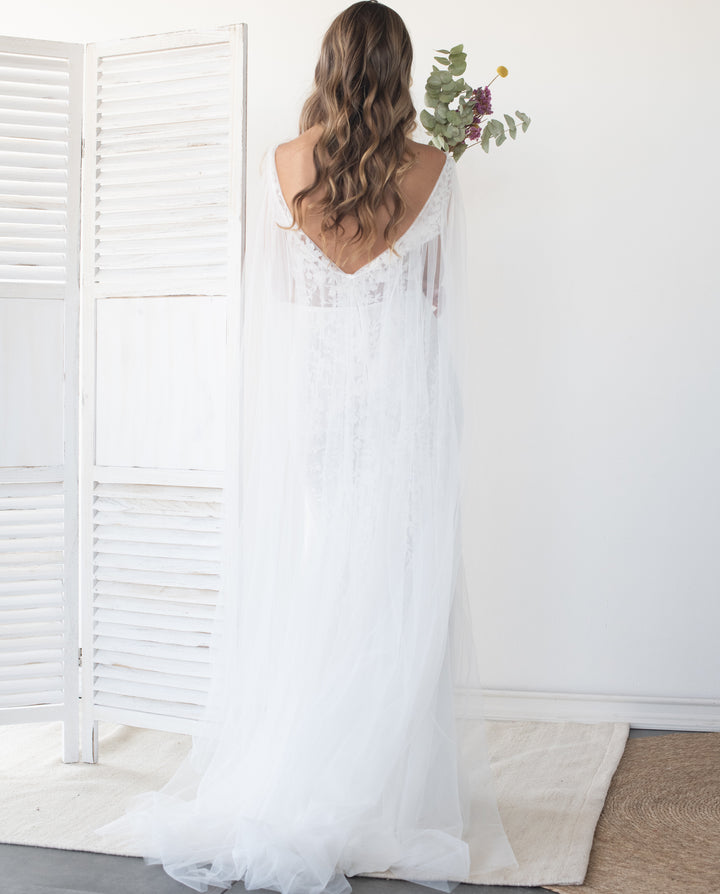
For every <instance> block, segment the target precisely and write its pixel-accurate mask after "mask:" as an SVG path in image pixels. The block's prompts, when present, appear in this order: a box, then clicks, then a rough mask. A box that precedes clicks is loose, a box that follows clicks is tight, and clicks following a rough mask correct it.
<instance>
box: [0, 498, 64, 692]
mask: <svg viewBox="0 0 720 894" xmlns="http://www.w3.org/2000/svg"><path fill="white" fill-rule="evenodd" d="M63 496H64V494H63V482H62V480H58V481H43V482H13V483H5V484H0V707H2V708H6V707H25V706H27V707H32V706H40V705H57V706H62V704H63V689H64V684H63V647H64V634H65V626H64V623H63V622H64V612H65V605H64V598H63V537H64V513H63Z"/></svg>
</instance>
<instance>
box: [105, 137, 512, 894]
mask: <svg viewBox="0 0 720 894" xmlns="http://www.w3.org/2000/svg"><path fill="white" fill-rule="evenodd" d="M262 178H263V179H262V183H263V192H262V201H261V204H260V208H259V211H258V216H257V218H256V219H255V220H254V221H253V223H252V225H251V227H250V232H251V236H252V239H251V242H250V244H249V249H248V252H247V256H246V264H245V277H244V301H245V313H244V325H243V338H242V345H241V346H240V348H241V351H242V367H243V382H242V406H241V407H240V409H239V412H240V413H241V420H242V432H243V447H242V455H241V456H240V457H230V458H229V462H236V463H238V464H239V465H240V467H241V470H242V472H241V477H242V488H241V490H242V517H241V522H240V527H239V529H238V530H237V531H228V532H226V536H227V537H228V538H229V542H230V547H231V550H232V552H233V555H235V556H236V560H237V562H238V568H239V571H238V578H239V587H238V589H237V591H235V590H234V591H233V592H228V588H226V587H223V588H222V590H221V594H220V605H219V607H218V621H217V623H216V625H215V630H214V633H213V637H212V640H211V649H210V653H211V655H210V658H211V668H212V673H211V681H210V691H209V694H208V703H207V707H206V709H205V712H204V716H203V722H202V724H201V728H200V731H199V732H198V734H197V735H194V736H193V740H192V749H191V751H190V753H189V754H188V756H187V758H186V759H185V761H184V762H183V763H182V764H181V765H180V767H179V768H178V770H177V771H176V773H175V774H174V775H173V777H172V778H171V779H170V781H169V782H168V783H167V784H166V785H165V786H164V787H163V788H162V789H161V790H160V791H158V792H145V793H143V794H142V795H139V796H136V798H135V800H134V803H133V805H132V807H131V808H130V810H129V811H128V812H126V813H125V814H124V815H123V816H121V817H119V818H118V819H117V820H114V821H113V822H112V823H109V824H107V825H106V826H104V827H103V828H102V829H101V830H98V831H100V832H106V833H110V834H113V835H115V836H121V837H122V839H123V841H124V843H125V844H126V846H128V847H129V848H132V849H133V851H134V852H135V853H141V854H142V855H143V856H144V859H145V861H146V862H147V863H162V865H163V867H164V869H165V871H166V872H167V873H168V874H169V875H171V876H172V877H173V878H176V879H177V880H179V881H181V882H183V883H185V884H186V885H189V886H190V887H192V888H194V889H195V890H197V891H206V890H208V887H209V886H218V887H226V886H229V885H230V884H232V882H233V881H236V880H239V879H242V880H243V882H244V884H245V887H246V888H248V889H251V890H252V889H257V888H268V889H271V890H276V891H280V892H282V894H326V892H327V894H344V892H347V891H350V890H351V886H350V884H349V883H348V881H347V878H346V876H352V875H356V874H373V873H390V874H392V875H394V876H395V877H399V878H405V879H410V880H414V881H416V882H419V883H421V884H423V885H427V886H429V887H433V888H436V889H439V890H442V891H450V890H452V889H453V888H454V887H455V886H456V885H457V884H458V883H459V882H461V881H464V880H466V879H467V878H468V875H469V872H470V856H469V853H470V852H469V846H468V842H467V840H466V837H467V834H468V830H469V825H470V822H471V816H470V813H471V810H470V807H471V805H470V800H469V797H470V796H469V781H470V779H471V777H472V778H473V779H474V780H475V783H474V795H473V798H474V800H473V810H472V813H473V817H472V822H473V823H474V824H475V827H474V828H475V833H476V834H477V832H478V829H479V830H480V834H481V835H482V843H483V847H482V849H481V850H482V853H483V855H484V857H483V859H484V861H485V863H484V865H483V866H482V867H475V866H474V867H473V868H474V869H488V870H490V869H496V868H501V867H503V866H516V865H517V863H516V861H515V857H514V854H513V852H512V848H511V847H510V844H509V842H508V839H507V837H506V836H505V832H504V830H503V827H502V823H501V822H500V820H499V815H498V812H497V804H496V801H495V795H494V789H493V787H492V781H491V775H490V772H489V765H488V758H487V755H486V754H479V755H477V757H476V760H474V761H473V763H472V764H466V763H464V762H463V761H462V760H460V759H459V750H458V730H457V725H456V702H455V689H456V687H458V686H477V685H479V678H478V670H477V656H476V653H475V643H474V640H473V637H472V633H471V623H470V612H469V606H468V599H467V592H466V589H465V586H464V576H463V573H462V555H461V554H462V550H461V537H460V533H461V531H460V516H461V512H460V495H461V485H462V473H461V468H462V462H461V434H462V400H461V382H462V378H463V376H462V374H461V373H460V366H461V358H462V350H461V347H462V343H463V336H464V332H463V322H462V306H463V302H464V299H465V294H466V290H467V285H466V272H465V263H466V262H465V231H464V217H463V211H462V203H461V197H460V192H459V185H458V181H457V174H456V171H455V166H454V162H453V160H452V158H451V157H448V158H447V160H446V162H445V165H444V166H443V168H442V171H441V173H440V175H439V176H438V179H437V181H436V183H435V186H434V187H433V190H432V192H431V194H430V196H429V198H428V199H427V201H426V202H425V204H424V206H423V207H422V209H421V211H420V212H419V214H418V215H417V217H416V218H415V219H414V221H413V223H412V224H411V225H410V227H409V228H408V229H407V230H406V231H405V233H403V234H402V236H401V237H400V239H399V240H398V241H397V243H396V250H397V254H395V253H393V252H392V251H389V250H388V251H386V252H383V253H382V254H381V255H378V256H376V257H375V258H373V259H372V260H371V261H370V262H369V263H367V264H366V265H364V266H363V267H361V268H360V269H359V270H357V271H356V272H354V273H346V272H344V271H343V270H341V269H340V268H339V267H338V266H336V265H335V264H334V263H333V262H332V261H331V260H330V259H329V258H328V257H327V256H326V255H325V254H324V253H323V252H322V251H321V249H320V248H319V247H318V246H317V245H316V244H315V243H314V242H313V241H312V240H311V239H310V238H309V237H308V236H307V235H306V234H305V233H303V232H302V231H299V230H297V229H283V228H282V227H283V226H287V225H288V224H289V223H290V222H291V219H292V218H291V215H290V212H289V209H288V206H287V203H286V202H285V199H284V198H283V195H282V191H281V189H280V184H279V181H278V178H277V171H276V168H275V147H272V149H270V150H269V152H268V153H267V154H266V156H265V159H264V164H263V169H262ZM278 224H280V225H281V226H278ZM478 780H485V781H484V782H483V783H482V785H484V786H485V788H484V790H482V791H480V795H479V794H478ZM478 797H480V802H478V801H477V799H478ZM478 803H480V809H479V813H478Z"/></svg>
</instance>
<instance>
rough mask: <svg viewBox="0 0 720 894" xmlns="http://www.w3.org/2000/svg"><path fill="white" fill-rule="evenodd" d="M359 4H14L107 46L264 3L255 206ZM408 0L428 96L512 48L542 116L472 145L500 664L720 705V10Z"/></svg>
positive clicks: (487, 623)
mask: <svg viewBox="0 0 720 894" xmlns="http://www.w3.org/2000/svg"><path fill="white" fill-rule="evenodd" d="M344 5H346V4H344V3H340V4H336V3H330V2H327V0H314V2H313V3H312V4H307V3H306V4H295V3H291V2H290V0H264V2H262V3H254V4H252V5H250V4H247V3H242V2H225V0H204V2H203V3H198V2H197V0H174V2H173V3H166V2H160V0H123V2H122V3H117V2H116V0H113V2H108V0H102V2H99V0H72V2H65V3H61V4H58V3H57V2H55V0H25V3H24V4H17V3H16V4H9V3H6V4H4V9H3V17H2V25H1V26H0V30H2V31H3V32H4V33H7V34H17V35H22V36H29V37H40V38H53V39H61V40H76V41H81V42H86V41H91V40H100V39H105V38H110V37H124V36H130V35H135V34H144V33H152V32H157V31H170V30H181V29H183V28H187V27H195V26H200V25H218V24H225V23H229V22H238V21H245V22H247V23H248V25H249V40H250V61H249V66H250V71H249V115H250V120H249V142H250V187H249V213H250V215H252V212H253V208H254V207H255V206H256V203H257V201H258V183H257V179H256V177H255V174H256V171H257V165H258V164H259V161H260V158H261V155H262V153H263V152H264V150H265V148H266V147H267V146H268V145H270V144H271V143H274V142H276V141H280V140H283V139H288V138H290V137H292V136H294V135H295V134H296V132H297V130H296V127H297V117H298V113H299V110H300V106H301V103H302V100H303V99H304V97H305V95H306V92H307V90H308V89H309V86H310V84H311V80H312V73H313V69H314V65H315V60H316V54H317V51H318V48H319V43H320V38H321V36H322V33H323V32H324V30H325V28H326V26H327V25H328V24H329V22H330V20H331V19H332V17H333V16H334V15H335V14H336V13H337V12H338V11H340V9H342V8H343V6H344ZM394 8H396V9H397V10H398V12H399V13H400V14H401V15H403V17H404V19H405V21H406V22H407V24H408V27H409V28H410V31H411V35H412V37H413V41H414V45H415V51H416V66H415V73H414V78H415V94H416V99H417V100H418V105H420V103H421V101H422V87H423V84H424V81H425V77H426V73H427V70H428V69H429V66H430V64H431V57H432V50H433V49H434V48H436V47H440V46H446V45H448V44H454V43H459V42H461V41H464V43H465V45H466V49H467V50H468V52H469V68H468V72H467V74H466V78H467V80H468V81H470V82H471V83H473V84H479V83H484V82H486V80H487V79H488V77H489V76H492V73H493V72H494V69H495V67H496V66H497V65H498V64H504V65H506V66H507V67H508V68H509V69H510V76H509V77H508V78H507V79H506V80H504V81H499V80H498V81H496V83H495V85H494V87H495V109H496V111H500V112H502V111H514V110H515V109H516V108H520V109H521V110H523V111H525V112H527V113H528V114H530V115H531V116H532V118H533V124H532V126H531V128H530V130H529V131H528V132H527V133H526V134H521V135H520V137H519V139H518V141H517V143H516V144H512V143H508V144H506V145H505V146H503V147H501V149H499V150H497V151H495V150H491V153H490V155H489V156H485V155H484V153H482V151H481V150H480V149H479V148H476V149H473V150H472V151H470V152H468V153H467V154H466V155H465V157H464V158H463V159H462V161H461V162H460V165H459V171H460V176H461V181H462V183H463V186H464V190H465V196H466V201H467V216H468V227H469V239H470V243H471V246H472V258H473V262H474V263H475V265H476V269H477V276H476V287H475V293H474V295H473V303H474V313H473V319H472V327H471V332H472V338H473V353H474V357H475V365H474V380H473V382H472V385H471V401H470V403H469V411H470V417H471V424H472V432H471V434H472V438H471V448H472V451H473V454H474V457H475V460H476V462H475V464H474V468H473V473H472V477H471V481H470V484H469V493H468V511H467V514H466V519H467V562H468V574H469V580H470V587H471V595H472V600H473V611H474V619H475V627H476V637H477V640H478V644H479V646H480V647H481V650H482V653H483V658H482V661H483V675H484V678H485V680H486V683H487V686H488V687H489V688H490V689H498V690H531V691H540V692H548V693H553V692H564V693H578V694H593V693H594V694H598V695H604V696H614V695H616V696H627V697H629V698H630V700H633V699H634V700H635V701H638V702H639V701H642V700H643V699H645V698H646V697H656V699H657V700H658V701H659V702H661V703H663V704H664V703H665V702H667V703H670V702H672V701H675V702H679V703H683V702H684V701H685V700H691V699H706V700H708V699H710V700H712V701H713V704H715V705H717V707H713V706H712V705H710V714H711V715H712V717H713V718H714V721H713V722H717V723H718V724H720V658H719V657H718V656H720V649H718V633H719V632H720V598H719V597H720V592H719V590H720V418H719V411H718V396H719V394H718V392H719V389H720V350H718V348H719V339H720V289H719V288H718V286H719V284H720V283H719V278H720V277H719V274H718V265H717V262H716V261H715V259H714V254H713V252H712V248H713V247H714V245H715V243H716V242H717V229H718V227H717V219H716V218H717V200H718V175H717V172H716V165H715V157H716V155H717V145H718V138H719V137H720V133H719V130H720V124H719V122H718V116H717V114H716V112H715V105H716V92H717V87H718V83H719V82H720V78H719V77H718V76H719V75H720V61H718V55H717V53H716V45H717V34H718V28H719V26H720V8H719V7H718V6H717V4H715V3H713V2H712V0H704V2H703V0H652V2H651V0H624V2H620V0H606V2H603V3H593V4H590V3H587V2H578V0H548V2H545V3H539V2H537V0H505V2H503V3H495V4H490V3H487V4H482V5H481V6H479V5H478V4H477V3H475V2H474V0H458V2H457V3H456V4H455V7H454V13H453V16H452V20H451V16H450V14H449V13H446V14H445V15H443V16H440V15H439V14H438V13H437V12H436V10H437V5H436V4H434V3H432V2H430V0H414V2H410V0H398V2H396V3H395V4H394ZM417 137H418V138H421V135H420V132H419V131H418V134H417ZM648 701H652V698H649V699H648ZM688 704H690V707H689V708H688V707H687V705H686V716H690V714H689V713H688V712H690V713H692V704H691V703H688ZM704 708H705V709H707V708H708V704H707V703H706V704H705V705H704ZM708 716H709V715H708ZM668 725H670V723H669V722H668Z"/></svg>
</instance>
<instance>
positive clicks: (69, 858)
mask: <svg viewBox="0 0 720 894" xmlns="http://www.w3.org/2000/svg"><path fill="white" fill-rule="evenodd" d="M668 732H671V731H670V730H646V729H631V730H630V736H631V737H632V738H635V737H637V736H650V735H664V734H665V733H668ZM350 884H351V886H352V890H353V892H354V894H434V889H432V888H428V887H426V886H423V885H416V884H412V883H411V882H404V881H400V880H396V879H374V878H362V877H359V876H358V877H355V878H351V879H350ZM216 890H217V889H216ZM228 890H229V891H232V892H235V894H240V892H243V891H245V886H244V885H243V884H242V882H236V884H234V885H233V886H232V888H230V889H228ZM0 892H2V894H191V892H192V889H191V888H188V887H187V886H186V885H181V884H180V883H179V882H176V881H175V880H174V879H171V878H170V877H169V876H168V875H166V874H165V872H164V871H163V869H162V867H161V866H146V865H145V863H144V862H143V860H142V859H141V858H140V857H118V856H113V855H111V854H97V853H92V852H89V851H67V850H57V849H54V848H44V847H29V846H24V845H20V844H0ZM454 894H547V891H546V890H545V889H544V888H521V887H515V886H513V887H510V886H506V885H501V886H500V885H458V887H456V888H455V891H454Z"/></svg>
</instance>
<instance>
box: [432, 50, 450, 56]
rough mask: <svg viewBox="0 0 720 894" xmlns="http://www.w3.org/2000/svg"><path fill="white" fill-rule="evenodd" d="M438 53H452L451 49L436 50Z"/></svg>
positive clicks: (447, 54)
mask: <svg viewBox="0 0 720 894" xmlns="http://www.w3.org/2000/svg"><path fill="white" fill-rule="evenodd" d="M435 52H436V53H445V55H446V56H449V55H450V50H435Z"/></svg>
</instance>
